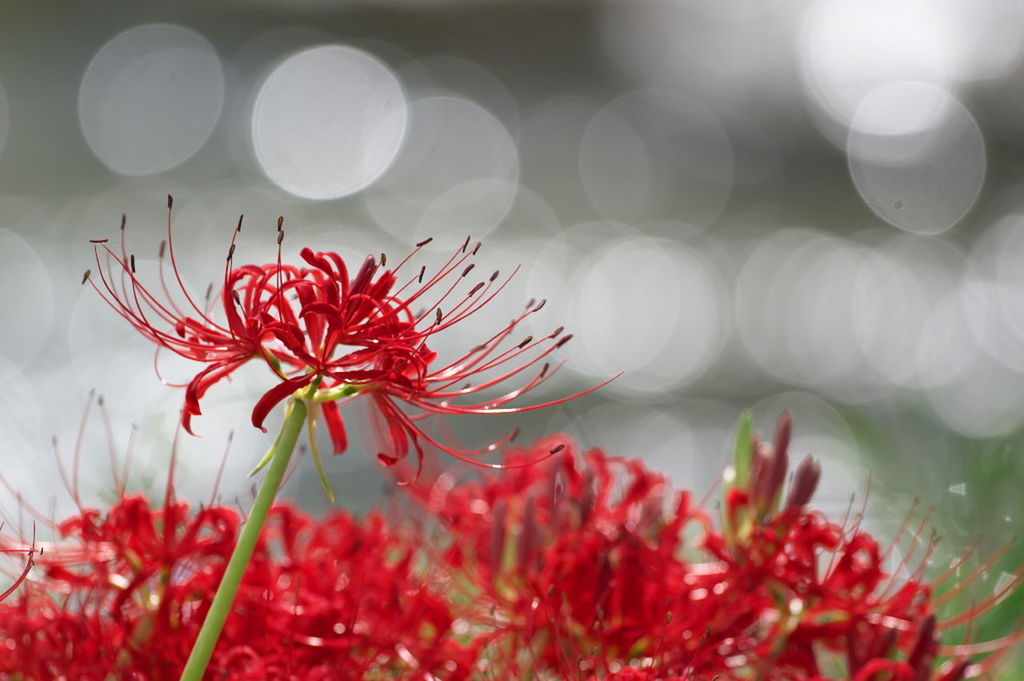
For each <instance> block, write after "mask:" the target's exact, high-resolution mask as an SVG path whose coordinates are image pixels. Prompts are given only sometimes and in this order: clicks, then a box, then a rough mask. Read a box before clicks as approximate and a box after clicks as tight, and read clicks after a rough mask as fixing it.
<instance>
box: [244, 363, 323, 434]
mask: <svg viewBox="0 0 1024 681" xmlns="http://www.w3.org/2000/svg"><path fill="white" fill-rule="evenodd" d="M314 378H316V377H315V376H314V375H313V374H306V375H304V376H299V377H298V378H292V379H289V380H287V381H284V382H283V383H279V384H277V385H275V386H274V387H273V388H271V389H270V390H268V391H267V392H265V393H263V397H261V398H260V399H259V402H257V403H256V406H255V407H254V408H253V410H252V425H254V426H256V427H257V428H259V429H260V430H262V431H263V432H264V433H265V432H267V429H266V428H264V427H263V422H264V421H265V420H266V419H267V415H268V414H269V413H270V410H271V409H273V408H274V407H276V406H277V404H278V403H279V402H281V400H283V399H285V398H286V397H288V396H289V395H291V394H292V393H293V392H295V391H296V390H298V389H299V388H304V387H306V386H307V385H309V384H310V383H312V382H313V379H314Z"/></svg>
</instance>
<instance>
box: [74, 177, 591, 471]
mask: <svg viewBox="0 0 1024 681" xmlns="http://www.w3.org/2000/svg"><path fill="white" fill-rule="evenodd" d="M172 205H173V201H172V199H171V197H168V224H167V229H168V239H167V241H166V242H165V244H166V246H164V245H162V246H161V249H160V263H161V265H160V282H161V289H162V294H163V295H156V294H154V293H153V292H151V291H150V290H148V289H147V288H146V287H145V286H143V285H142V283H141V282H140V281H139V279H138V277H137V276H136V269H135V257H134V255H132V254H129V252H128V250H127V248H126V246H125V240H124V220H123V219H122V224H121V227H122V236H121V247H120V250H119V251H115V250H114V249H113V248H111V247H110V246H109V245H108V244H107V242H106V240H98V241H96V242H94V243H95V245H96V266H97V271H98V281H97V278H94V277H92V276H91V273H90V272H86V276H85V280H89V281H90V282H91V283H92V285H93V287H94V288H95V289H96V291H97V292H98V293H99V294H100V295H101V296H102V297H103V299H104V300H105V301H106V302H107V303H108V304H109V305H110V306H111V307H112V308H113V309H114V310H116V311H117V312H118V313H119V314H120V315H121V316H122V317H124V318H125V319H126V320H128V321H129V322H130V323H131V324H132V326H134V327H135V328H136V329H137V330H138V331H139V332H140V333H141V334H142V335H143V336H145V337H146V338H148V339H149V340H151V341H153V342H154V343H155V344H156V345H157V346H158V348H163V349H166V350H170V351H171V352H174V353H176V354H178V355H181V356H182V357H185V358H187V359H191V360H194V361H197V362H202V363H204V364H206V367H205V368H204V369H202V370H201V371H199V373H197V374H196V375H195V376H194V377H193V378H192V379H191V380H190V381H189V382H188V383H187V385H186V386H185V406H184V410H183V413H182V424H183V426H184V427H185V429H186V430H187V431H189V432H192V423H191V421H192V417H193V416H197V415H199V414H200V413H201V410H200V402H201V400H202V398H203V396H204V395H205V394H206V392H207V391H208V390H209V389H210V388H211V387H212V386H213V385H215V384H216V383H217V382H219V381H220V380H221V379H224V378H226V377H228V376H230V375H231V374H232V373H233V372H234V371H235V370H237V369H238V368H239V367H240V366H242V365H243V364H245V363H246V362H248V361H250V360H252V359H257V360H260V361H262V362H264V363H266V364H267V366H268V367H269V368H270V369H271V370H272V371H273V373H274V374H275V375H276V376H277V379H278V383H277V384H276V385H274V386H273V387H272V388H270V389H269V390H268V391H267V392H266V393H264V395H263V396H262V397H261V398H260V399H259V401H258V402H257V403H256V405H255V407H254V409H253V411H252V423H253V425H255V426H257V427H262V425H263V422H264V420H265V419H266V417H267V415H268V414H269V412H270V411H271V410H272V409H273V408H274V407H275V406H276V405H277V404H279V403H280V402H282V401H283V400H285V399H286V398H288V397H289V396H293V395H298V396H300V397H301V398H303V399H306V400H307V401H309V402H310V403H311V404H312V405H314V406H315V408H314V409H311V410H310V423H311V425H313V424H315V423H316V420H317V418H318V417H320V416H322V417H323V419H324V420H325V421H326V423H327V426H328V429H329V431H330V435H331V439H332V442H333V446H334V451H335V453H341V452H343V451H344V450H345V449H346V447H347V440H348V439H347V435H346V430H345V424H344V420H343V418H342V414H341V411H340V408H339V401H341V402H343V401H344V400H347V399H351V398H354V397H357V396H359V395H362V394H364V393H365V394H367V395H369V396H370V397H371V399H372V401H373V404H374V406H375V407H376V409H377V411H378V413H379V414H380V415H382V416H383V417H384V420H385V422H386V424H387V429H386V430H387V439H388V441H389V450H388V451H386V452H381V454H380V455H379V457H380V459H381V461H382V462H384V463H385V464H389V465H390V464H394V463H396V462H397V461H398V460H400V459H402V458H404V457H405V456H406V455H407V454H408V453H409V451H410V450H411V449H412V450H415V452H416V454H417V457H418V460H419V461H420V462H422V457H423V443H424V442H426V443H429V444H431V445H434V446H437V447H439V448H440V449H443V450H444V451H447V452H448V453H450V454H453V455H455V456H457V457H460V458H465V457H469V456H472V455H475V454H480V453H484V452H487V451H492V450H493V449H495V448H496V447H497V446H499V445H500V444H503V443H504V442H507V441H508V440H510V439H512V437H513V436H509V437H507V438H505V439H503V440H500V441H498V442H496V443H492V444H490V445H488V446H486V447H483V448H479V449H461V448H458V447H454V446H451V445H446V444H443V443H441V442H438V441H437V440H436V439H435V438H433V437H432V436H431V435H430V434H428V433H427V432H426V431H425V430H424V429H423V428H422V427H421V426H420V425H419V422H418V421H419V419H420V418H421V417H422V416H423V414H425V413H437V414H493V413H502V412H518V411H526V410H530V409H538V408H541V407H545V406H550V405H553V404H558V403H561V402H564V401H566V400H569V399H572V398H573V397H577V396H579V395H582V394H585V393H587V392H591V391H592V390H595V389H597V387H600V386H596V387H594V388H591V389H590V390H587V391H584V392H583V393H579V394H578V395H573V396H570V397H565V398H561V399H557V400H554V401H551V402H547V403H545V404H534V405H529V406H507V405H508V403H509V402H511V401H512V400H514V399H515V398H517V397H519V396H521V395H522V394H523V393H525V392H528V391H529V390H531V389H533V388H535V387H537V386H538V385H540V384H541V383H543V382H544V381H546V380H548V379H549V378H550V377H551V376H552V375H553V374H554V373H555V372H556V371H557V369H558V366H559V365H556V366H553V367H552V366H551V365H550V364H549V363H547V362H546V361H545V360H546V358H547V357H548V356H549V355H550V354H551V353H552V352H554V351H555V350H556V349H558V348H560V347H562V346H563V345H564V344H565V343H566V342H568V341H569V339H570V338H571V337H572V336H571V335H570V334H565V333H564V330H563V328H562V327H559V328H557V329H555V330H554V331H552V332H551V333H550V334H547V335H545V336H543V337H538V338H533V337H532V336H527V337H525V338H524V339H518V338H516V339H513V334H514V333H515V332H516V330H517V328H518V327H519V325H520V324H521V323H522V322H523V320H525V319H526V318H527V317H529V316H531V315H533V314H534V313H536V312H538V311H539V310H540V309H541V308H542V307H543V306H544V302H543V301H541V302H540V303H535V302H533V301H531V302H530V303H529V304H528V305H527V306H526V308H525V309H524V310H523V311H522V312H521V313H519V314H518V315H517V316H515V317H514V318H513V319H512V321H510V322H509V323H508V324H507V325H506V326H504V327H503V328H501V329H499V330H498V331H497V332H496V333H494V334H492V335H491V336H490V337H489V338H487V339H486V340H484V341H483V342H482V343H480V344H479V345H477V346H476V347H474V348H472V349H471V350H469V351H468V352H466V353H465V354H463V355H462V356H461V357H458V358H457V359H455V360H453V361H451V362H448V363H447V364H444V365H443V366H439V363H438V356H437V353H436V352H435V351H434V350H433V349H432V348H431V347H430V342H432V337H433V336H434V335H435V334H438V333H440V332H442V331H444V330H445V329H448V328H449V327H451V326H453V325H455V324H459V323H461V322H462V321H464V320H466V319H467V318H469V317H471V316H472V315H473V314H474V313H475V312H477V311H479V310H480V309H481V308H482V307H484V306H485V305H487V304H488V303H490V302H491V301H492V300H493V299H494V297H495V296H496V295H497V294H498V293H500V292H501V291H502V289H504V288H505V286H506V285H507V283H508V281H509V279H510V277H506V278H502V277H501V275H500V273H499V272H494V273H493V274H491V275H490V276H487V277H485V278H484V279H482V280H479V281H476V280H474V279H473V278H471V277H470V274H471V273H472V272H473V271H474V267H475V266H474V263H473V262H472V258H473V256H475V255H476V254H477V251H478V250H479V248H480V244H479V243H477V244H475V245H473V246H472V247H471V245H470V240H469V239H468V238H467V239H466V242H465V243H464V244H463V245H462V247H461V248H459V249H458V250H457V251H456V252H455V253H453V254H452V256H451V257H450V258H449V259H448V261H447V262H446V263H445V264H444V265H443V266H441V267H440V268H439V269H438V270H437V271H435V272H432V273H428V272H427V269H426V266H421V267H420V269H419V271H418V272H411V273H410V274H409V276H402V275H404V274H405V270H407V269H410V268H411V267H413V265H412V264H411V259H412V258H413V256H415V255H416V253H417V252H418V251H419V250H420V249H421V248H422V247H423V246H425V245H426V244H427V243H429V241H430V240H429V239H428V240H426V241H423V242H420V243H419V244H417V246H416V249H415V250H414V251H413V253H412V254H410V255H409V256H408V257H406V258H405V259H404V260H402V261H401V262H400V263H398V265H396V266H395V267H394V268H392V269H387V268H386V262H387V259H386V257H385V255H384V254H381V256H380V259H379V260H378V259H377V258H376V257H375V256H372V255H371V256H369V257H367V258H366V260H365V261H364V262H363V263H362V265H361V266H360V267H359V268H358V269H356V270H355V271H354V272H352V271H350V269H349V267H348V265H347V264H346V262H345V261H344V259H342V258H341V256H339V255H338V254H337V253H333V252H317V251H313V250H312V249H309V248H303V249H302V250H301V252H300V257H301V259H302V261H303V263H304V264H303V265H301V266H294V265H287V264H283V263H282V262H281V250H280V245H281V242H282V240H283V236H284V232H283V219H279V220H278V237H277V242H278V259H277V262H275V263H270V264H267V265H242V266H236V265H235V263H234V254H235V239H236V238H237V235H238V233H239V232H240V231H241V227H242V220H241V218H240V219H239V222H238V226H237V227H236V229H235V232H234V236H233V237H232V241H231V246H230V248H229V249H228V254H227V258H226V265H225V270H224V283H223V286H222V288H221V290H220V292H219V294H218V295H216V296H215V297H214V298H213V299H212V300H211V299H208V300H205V301H204V302H203V303H202V304H200V303H199V302H198V301H197V300H196V298H195V297H194V296H193V295H192V294H191V293H189V291H188V290H187V289H186V287H185V286H184V283H183V282H182V279H181V276H180V274H179V270H178V266H177V260H176V258H175V252H174V244H173V238H172V234H171V219H170V213H171V207H172ZM165 256H166V257H165ZM168 259H169V261H170V269H171V270H172V272H173V282H174V284H175V285H176V286H177V287H178V288H180V290H181V296H180V299H181V300H180V301H176V300H175V297H174V296H172V295H170V287H169V286H168V284H167V277H166V276H165V269H166V267H165V265H166V262H167V260H168ZM513 274H514V273H513ZM474 281H475V283H470V282H474ZM464 289H466V290H464ZM208 298H209V296H208ZM217 307H219V308H220V314H219V315H218V314H216V313H215V312H214V310H215V308H217ZM521 375H522V376H524V378H522V379H520V381H519V384H518V385H517V386H516V387H514V388H513V389H511V390H508V391H507V392H505V393H504V394H502V395H500V396H497V397H484V396H483V395H482V393H484V392H485V391H488V390H490V389H491V388H500V387H502V386H504V385H505V384H506V382H507V381H508V380H509V379H513V378H518V377H519V376H521ZM477 379H479V381H478V382H476V383H474V381H476V380H477ZM602 385H603V384H602ZM402 405H407V406H409V407H412V408H413V409H414V410H416V411H417V412H418V413H413V414H411V415H410V414H407V413H406V411H405V409H403V407H402ZM314 454H316V452H314ZM317 458H319V457H317Z"/></svg>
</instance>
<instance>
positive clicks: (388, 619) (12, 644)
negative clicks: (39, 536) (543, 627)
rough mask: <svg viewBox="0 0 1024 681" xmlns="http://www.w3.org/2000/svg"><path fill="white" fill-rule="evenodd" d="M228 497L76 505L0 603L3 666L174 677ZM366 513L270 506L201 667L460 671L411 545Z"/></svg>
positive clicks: (353, 672) (202, 604)
mask: <svg viewBox="0 0 1024 681" xmlns="http://www.w3.org/2000/svg"><path fill="white" fill-rule="evenodd" d="M240 520H241V518H240V515H239V513H238V511H237V510H235V509H233V508H230V507H225V506H211V507H207V508H200V509H199V510H197V511H192V510H190V508H189V506H188V504H186V503H184V502H181V501H175V500H171V501H169V502H168V503H166V504H164V505H163V506H162V507H157V508H154V507H153V506H152V505H151V504H150V503H149V502H148V501H147V499H146V498H145V497H144V496H142V495H129V496H124V497H122V498H121V499H120V500H119V501H118V503H117V504H116V505H115V506H114V507H113V508H111V509H109V510H108V511H106V512H100V511H98V510H96V509H83V510H82V512H81V513H80V514H78V515H76V516H75V517H73V518H71V519H69V520H67V521H65V522H63V523H61V524H60V525H59V526H58V527H57V530H58V531H59V533H60V534H61V535H62V536H63V537H64V538H65V541H63V542H61V543H58V544H56V545H53V546H46V547H43V548H44V550H43V551H42V552H41V553H40V555H39V558H38V559H37V568H38V569H37V572H38V573H39V574H36V575H35V576H34V578H33V579H32V580H31V581H30V582H29V584H28V586H27V588H24V589H23V590H22V591H21V592H20V593H19V594H17V595H16V596H15V597H14V598H13V599H11V600H8V601H7V602H5V603H3V604H0V633H2V640H3V644H2V645H0V678H3V679H24V680H36V681H43V680H46V681H50V680H54V681H56V680H57V679H76V680H77V681H105V680H111V679H119V680H120V679H124V680H126V681H127V680H132V681H163V680H167V681H173V680H174V679H177V678H178V676H179V674H180V673H181V669H182V667H183V665H184V662H185V660H186V658H187V657H188V654H189V651H190V650H191V648H192V644H193V642H194V641H195V638H196V635H197V633H198V631H199V627H200V625H201V624H202V622H203V619H204V618H205V615H206V610H207V609H208V607H209V605H210V599H211V597H212V594H213V592H214V591H215V590H216V588H217V585H218V584H219V583H220V579H221V576H222V574H223V572H224V567H225V565H226V564H227V561H228V558H229V556H230V554H231V551H232V550H233V549H234V546H235V541H236V539H237V532H238V527H239V523H240ZM409 539H410V537H408V536H406V535H405V534H404V533H403V532H402V531H401V530H398V529H396V528H393V527H389V526H388V524H387V523H386V522H385V521H384V519H383V518H382V517H381V516H379V515H371V516H370V517H368V518H366V519H364V520H362V521H356V520H354V519H353V518H352V517H351V516H350V515H348V514H345V513H335V514H332V515H331V516H329V517H328V518H326V519H325V520H322V521H318V520H313V519H312V518H310V517H309V516H307V515H305V514H303V513H301V512H300V511H297V510H295V509H294V508H292V507H291V506H288V505H280V506H277V507H275V508H274V510H273V512H272V515H271V522H270V523H269V524H268V526H267V528H266V529H265V531H264V536H263V540H262V541H261V543H260V545H259V546H258V547H257V550H256V553H255V555H254V556H253V560H252V562H251V563H250V565H249V569H248V571H247V572H246V576H245V579H244V581H243V583H242V588H241V590H240V592H239V596H238V598H237V600H236V601H235V608H234V611H233V613H232V616H231V617H230V618H229V620H228V623H227V626H226V627H225V630H224V632H223V634H222V637H221V640H220V643H219V645H218V647H217V649H216V652H215V655H214V659H213V662H212V664H211V666H210V672H209V675H208V677H207V678H211V679H212V678H216V679H240V680H249V679H251V680H252V681H262V680H265V679H275V680H279V681H285V680H292V679H296V680H297V679H303V680H307V679H308V680H312V681H316V680H324V681H326V680H328V679H331V680H334V679H339V680H342V681H346V680H351V681H361V680H365V679H397V678H433V677H438V678H445V679H453V680H454V679H463V678H467V677H468V675H469V671H470V669H471V664H472V661H473V654H472V649H471V648H469V647H466V646H463V645H460V644H459V643H458V641H457V640H456V637H455V635H454V634H453V622H454V617H453V614H452V609H451V607H450V606H449V604H448V602H447V599H446V597H445V595H444V594H443V593H442V592H440V591H438V590H437V589H436V588H434V586H433V585H431V584H430V583H428V582H427V581H426V579H425V573H424V571H423V570H422V564H421V563H420V561H419V559H420V558H421V557H422V555H421V553H420V550H419V549H418V548H417V546H416V544H415V543H414V542H411V541H409Z"/></svg>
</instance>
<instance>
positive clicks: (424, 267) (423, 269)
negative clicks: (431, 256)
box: [416, 265, 427, 284]
mask: <svg viewBox="0 0 1024 681" xmlns="http://www.w3.org/2000/svg"><path fill="white" fill-rule="evenodd" d="M426 273H427V266H426V265H422V266H421V267H420V276H419V277H417V279H416V283H418V284H422V283H423V275H424V274H426Z"/></svg>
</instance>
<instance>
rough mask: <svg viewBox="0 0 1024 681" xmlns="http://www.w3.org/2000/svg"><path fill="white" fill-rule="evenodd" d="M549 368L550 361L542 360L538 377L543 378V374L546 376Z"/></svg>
mask: <svg viewBox="0 0 1024 681" xmlns="http://www.w3.org/2000/svg"><path fill="white" fill-rule="evenodd" d="M550 368H551V363H550V362H544V366H542V367H541V368H540V376H539V377H538V378H543V377H544V376H547V375H548V369H550Z"/></svg>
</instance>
